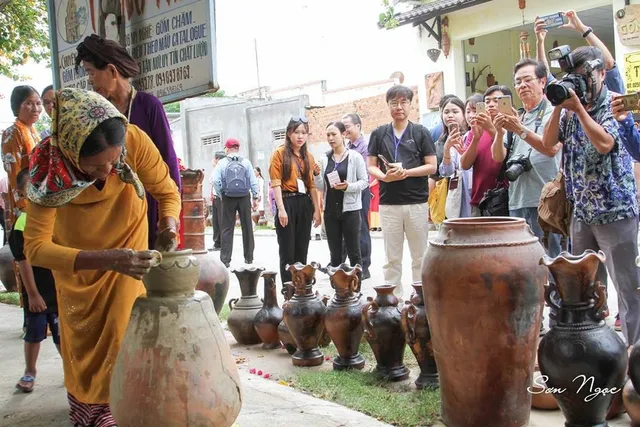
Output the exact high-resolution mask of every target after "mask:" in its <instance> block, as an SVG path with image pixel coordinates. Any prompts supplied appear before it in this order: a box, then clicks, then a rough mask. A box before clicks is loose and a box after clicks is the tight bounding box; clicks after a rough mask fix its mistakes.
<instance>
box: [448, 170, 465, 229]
mask: <svg viewBox="0 0 640 427" xmlns="http://www.w3.org/2000/svg"><path fill="white" fill-rule="evenodd" d="M461 205H462V181H461V177H459V176H458V171H457V170H456V171H455V173H454V174H453V177H451V179H450V180H449V186H448V188H447V202H446V204H445V215H446V217H447V218H448V219H454V218H459V217H460V207H461Z"/></svg>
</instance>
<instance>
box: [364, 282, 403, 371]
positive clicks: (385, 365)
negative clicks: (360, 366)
mask: <svg viewBox="0 0 640 427" xmlns="http://www.w3.org/2000/svg"><path fill="white" fill-rule="evenodd" d="M395 288H396V287H395V286H393V285H383V286H374V287H373V289H374V290H375V291H376V298H375V299H373V300H371V299H370V300H369V301H368V302H367V303H366V304H364V305H363V306H362V321H363V324H364V331H365V337H366V338H367V341H368V342H369V345H370V346H371V350H373V354H374V356H375V357H376V362H377V365H376V372H377V373H378V375H380V376H381V377H382V378H384V379H387V380H389V381H402V380H406V379H407V378H409V369H407V367H406V366H405V365H404V362H403V360H404V348H405V345H406V343H405V340H404V334H403V333H402V324H401V315H400V310H399V309H398V298H397V297H396V296H395V295H394V294H393V291H394V290H395Z"/></svg>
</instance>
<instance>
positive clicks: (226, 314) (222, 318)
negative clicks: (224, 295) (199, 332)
mask: <svg viewBox="0 0 640 427" xmlns="http://www.w3.org/2000/svg"><path fill="white" fill-rule="evenodd" d="M229 314H231V309H229V306H228V305H227V304H224V305H223V306H222V310H220V314H219V315H218V319H220V321H221V322H226V321H227V319H228V318H229Z"/></svg>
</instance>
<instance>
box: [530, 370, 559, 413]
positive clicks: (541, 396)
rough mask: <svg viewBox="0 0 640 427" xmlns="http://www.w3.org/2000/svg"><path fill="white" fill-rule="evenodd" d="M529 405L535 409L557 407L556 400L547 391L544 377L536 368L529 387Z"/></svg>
mask: <svg viewBox="0 0 640 427" xmlns="http://www.w3.org/2000/svg"><path fill="white" fill-rule="evenodd" d="M530 393H531V407H532V408H536V409H548V410H549V409H558V402H556V398H555V397H553V394H552V393H551V391H549V389H548V387H547V385H546V383H545V381H544V377H543V376H542V374H541V373H540V371H539V370H538V369H536V370H535V371H534V373H533V384H532V385H531V389H530Z"/></svg>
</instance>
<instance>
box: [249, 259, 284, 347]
mask: <svg viewBox="0 0 640 427" xmlns="http://www.w3.org/2000/svg"><path fill="white" fill-rule="evenodd" d="M277 275H278V273H275V272H273V271H266V272H264V273H262V277H263V278H264V302H263V304H262V309H260V311H258V313H257V314H256V317H255V319H254V327H255V328H256V332H257V333H258V336H259V337H260V340H262V348H263V349H265V350H273V349H275V348H280V337H279V336H278V325H279V324H280V322H282V309H281V308H280V307H279V306H278V297H277V296H276V295H277V294H276V276H277Z"/></svg>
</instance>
